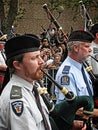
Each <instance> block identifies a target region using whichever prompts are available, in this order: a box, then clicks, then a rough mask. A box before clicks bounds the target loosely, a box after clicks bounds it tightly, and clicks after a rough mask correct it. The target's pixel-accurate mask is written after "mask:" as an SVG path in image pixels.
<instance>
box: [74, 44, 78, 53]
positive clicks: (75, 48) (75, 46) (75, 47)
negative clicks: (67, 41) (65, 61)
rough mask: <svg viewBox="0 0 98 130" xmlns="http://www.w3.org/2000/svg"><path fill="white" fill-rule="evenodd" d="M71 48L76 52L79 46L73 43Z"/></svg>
mask: <svg viewBox="0 0 98 130" xmlns="http://www.w3.org/2000/svg"><path fill="white" fill-rule="evenodd" d="M73 49H74V52H78V51H79V46H78V45H76V44H74V46H73Z"/></svg>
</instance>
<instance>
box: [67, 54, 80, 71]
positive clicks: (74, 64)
mask: <svg viewBox="0 0 98 130" xmlns="http://www.w3.org/2000/svg"><path fill="white" fill-rule="evenodd" d="M67 59H68V61H69V62H70V63H71V64H72V65H73V66H75V67H76V68H78V69H79V70H81V68H82V64H81V63H79V62H77V61H75V60H73V59H72V58H70V57H69V56H68V58H67Z"/></svg>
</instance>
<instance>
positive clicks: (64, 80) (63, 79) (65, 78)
mask: <svg viewBox="0 0 98 130" xmlns="http://www.w3.org/2000/svg"><path fill="white" fill-rule="evenodd" d="M69 81H70V78H69V76H67V75H65V76H62V77H61V85H69Z"/></svg>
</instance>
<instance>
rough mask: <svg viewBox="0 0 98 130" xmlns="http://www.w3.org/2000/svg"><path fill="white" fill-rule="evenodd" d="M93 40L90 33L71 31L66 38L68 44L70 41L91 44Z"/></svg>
mask: <svg viewBox="0 0 98 130" xmlns="http://www.w3.org/2000/svg"><path fill="white" fill-rule="evenodd" d="M93 40H94V36H93V35H92V34H91V33H90V32H87V31H83V30H76V31H73V32H72V33H71V34H70V36H69V37H68V42H70V41H81V42H92V41H93Z"/></svg>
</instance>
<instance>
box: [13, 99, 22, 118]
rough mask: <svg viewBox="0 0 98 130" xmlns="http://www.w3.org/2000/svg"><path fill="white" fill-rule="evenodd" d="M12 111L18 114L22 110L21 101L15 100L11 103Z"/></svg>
mask: <svg viewBox="0 0 98 130" xmlns="http://www.w3.org/2000/svg"><path fill="white" fill-rule="evenodd" d="M11 106H12V110H13V112H14V113H15V114H16V115H17V116H20V115H21V114H22V112H23V102H22V101H15V102H12V103H11Z"/></svg>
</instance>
